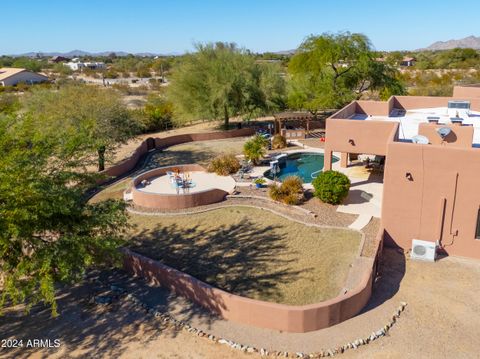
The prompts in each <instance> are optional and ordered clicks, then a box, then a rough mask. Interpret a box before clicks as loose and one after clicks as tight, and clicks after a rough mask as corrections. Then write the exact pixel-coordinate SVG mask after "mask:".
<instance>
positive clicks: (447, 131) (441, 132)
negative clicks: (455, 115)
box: [437, 127, 452, 140]
mask: <svg viewBox="0 0 480 359" xmlns="http://www.w3.org/2000/svg"><path fill="white" fill-rule="evenodd" d="M450 132H452V129H451V128H449V127H440V128H437V133H438V135H439V136H440V137H441V138H442V140H443V139H444V138H445V137H447V136H448V135H449V134H450Z"/></svg>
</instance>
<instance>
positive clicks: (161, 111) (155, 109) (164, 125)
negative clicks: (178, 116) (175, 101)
mask: <svg viewBox="0 0 480 359" xmlns="http://www.w3.org/2000/svg"><path fill="white" fill-rule="evenodd" d="M135 114H136V116H135V118H136V120H137V122H139V124H140V126H141V128H142V131H143V132H156V131H164V130H168V129H170V128H172V127H173V122H172V120H173V105H172V103H171V102H169V101H167V100H166V99H165V98H164V97H162V96H158V95H153V94H152V95H149V96H148V98H147V102H146V104H145V107H144V108H143V109H141V110H137V111H135Z"/></svg>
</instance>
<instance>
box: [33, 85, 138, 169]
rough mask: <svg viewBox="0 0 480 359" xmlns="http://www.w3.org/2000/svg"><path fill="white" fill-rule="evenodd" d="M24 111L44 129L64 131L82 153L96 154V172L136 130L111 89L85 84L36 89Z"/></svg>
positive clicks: (135, 126) (136, 127) (128, 114)
mask: <svg viewBox="0 0 480 359" xmlns="http://www.w3.org/2000/svg"><path fill="white" fill-rule="evenodd" d="M26 108H27V113H28V114H30V115H31V116H34V117H35V118H37V120H38V121H39V122H41V123H43V124H44V126H46V127H47V128H50V127H52V128H57V129H61V128H64V129H65V130H66V131H67V134H66V135H67V136H68V137H69V138H71V139H77V141H78V143H79V145H81V147H82V149H83V150H86V151H88V150H89V151H90V152H91V153H92V156H93V155H94V154H96V157H97V161H98V170H99V171H102V170H104V168H105V161H106V160H107V159H108V158H109V157H111V156H112V155H113V154H114V151H115V149H116V148H117V147H118V146H119V145H120V144H122V143H124V142H126V141H127V140H128V139H130V138H131V137H133V136H134V135H135V134H136V133H137V131H138V125H137V122H136V121H134V120H133V119H132V118H131V116H130V113H129V112H128V110H127V109H126V107H125V106H124V104H123V103H122V102H121V99H120V97H119V95H118V94H117V93H116V92H115V91H114V90H111V89H102V88H99V87H95V86H87V85H69V86H65V87H61V88H60V89H58V90H57V91H50V90H45V89H38V90H35V91H32V92H31V94H30V96H28V97H27V99H26Z"/></svg>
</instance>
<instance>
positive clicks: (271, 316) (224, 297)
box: [124, 229, 383, 333]
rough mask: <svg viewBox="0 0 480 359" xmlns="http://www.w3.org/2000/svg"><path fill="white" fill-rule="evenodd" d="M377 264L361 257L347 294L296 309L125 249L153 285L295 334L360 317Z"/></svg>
mask: <svg viewBox="0 0 480 359" xmlns="http://www.w3.org/2000/svg"><path fill="white" fill-rule="evenodd" d="M380 234H383V229H382V230H381V232H379V235H380ZM381 245H382V244H381V243H380V244H379V248H381ZM376 263H377V256H374V257H362V256H359V257H358V258H357V260H356V261H355V262H354V264H353V267H352V268H351V270H350V274H349V276H350V275H352V274H353V276H354V277H355V278H356V280H355V283H352V284H354V285H353V286H352V288H350V289H349V290H348V291H347V292H346V293H345V294H340V295H338V296H337V297H335V298H333V299H330V300H327V301H324V302H321V303H316V304H309V305H303V306H292V305H285V304H277V303H271V302H265V301H260V300H255V299H250V298H245V297H242V296H239V295H235V294H232V293H228V292H225V291H223V290H221V289H218V288H215V287H213V286H211V285H209V284H207V283H204V282H202V281H200V280H198V279H196V278H194V277H192V276H190V275H188V274H186V273H183V272H181V271H178V270H176V269H174V268H171V267H168V266H166V265H164V264H162V263H160V262H159V261H156V260H153V259H150V258H147V257H145V256H142V255H140V254H138V253H135V252H133V251H130V250H129V249H124V268H125V269H126V270H127V271H129V272H130V273H132V274H135V275H137V276H140V277H143V278H144V279H146V280H148V281H150V282H151V283H152V284H155V285H161V286H163V287H165V288H168V289H169V290H171V291H174V292H175V293H177V294H178V295H181V296H183V297H185V298H187V299H189V300H190V301H192V302H194V303H196V304H198V305H200V306H202V307H204V308H206V309H207V310H209V311H211V312H213V313H215V314H218V315H220V316H221V317H223V318H225V319H228V320H232V321H234V322H238V323H242V324H247V325H252V326H256V327H262V328H268V329H275V330H280V331H285V332H294V333H305V332H310V331H314V330H319V329H323V328H327V327H330V326H332V325H335V324H338V323H341V322H342V321H344V320H347V319H349V318H351V317H353V316H355V315H356V314H358V313H359V312H360V311H361V310H362V308H363V307H364V306H365V305H366V304H367V302H368V300H369V299H370V296H371V293H372V286H373V280H374V278H375V275H376V270H375V269H376Z"/></svg>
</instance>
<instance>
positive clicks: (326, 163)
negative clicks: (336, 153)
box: [323, 148, 332, 171]
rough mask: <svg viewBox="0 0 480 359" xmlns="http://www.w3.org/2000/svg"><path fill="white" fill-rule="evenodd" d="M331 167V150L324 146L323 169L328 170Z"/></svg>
mask: <svg viewBox="0 0 480 359" xmlns="http://www.w3.org/2000/svg"><path fill="white" fill-rule="evenodd" d="M331 169H332V151H331V150H330V149H327V148H325V152H324V155H323V170H324V171H330V170H331Z"/></svg>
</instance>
